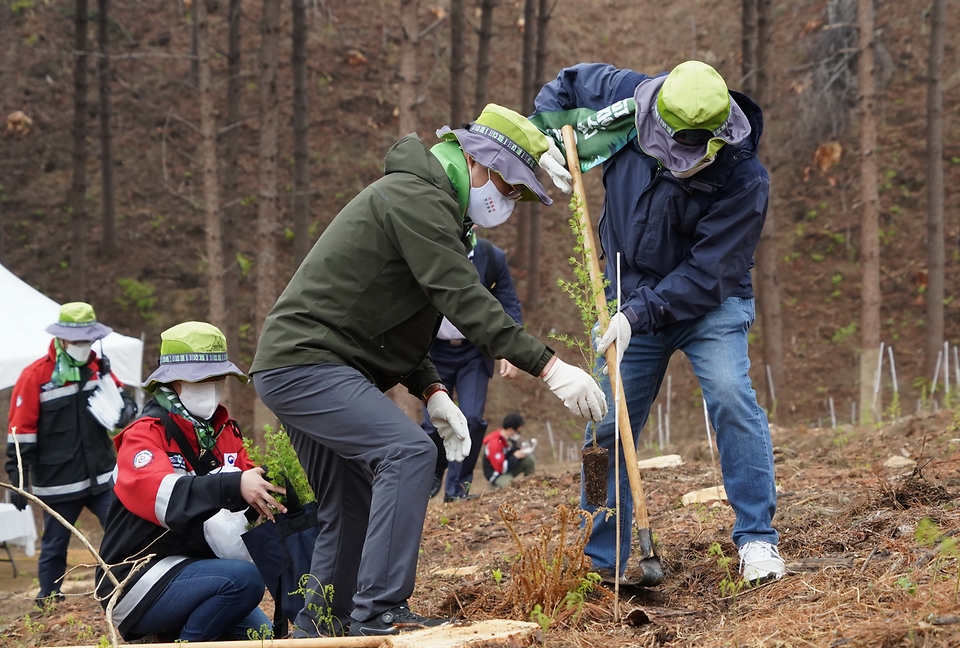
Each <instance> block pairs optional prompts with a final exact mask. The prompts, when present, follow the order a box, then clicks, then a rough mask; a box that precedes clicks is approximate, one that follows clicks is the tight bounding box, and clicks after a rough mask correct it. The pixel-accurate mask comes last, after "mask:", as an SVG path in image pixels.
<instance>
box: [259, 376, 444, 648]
mask: <svg viewBox="0 0 960 648" xmlns="http://www.w3.org/2000/svg"><path fill="white" fill-rule="evenodd" d="M253 381H254V385H255V386H256V389H257V395H258V396H259V397H260V399H261V400H262V401H263V402H264V404H265V405H266V406H267V407H268V408H270V410H271V411H272V412H273V413H274V414H275V415H276V416H277V418H278V419H279V420H280V422H281V423H283V426H284V428H285V429H286V431H287V434H288V435H289V436H290V440H291V442H292V443H293V446H294V448H295V449H296V450H297V454H298V456H299V458H300V463H301V464H302V465H303V467H304V470H305V471H306V473H307V477H308V478H309V480H310V485H311V487H312V488H313V490H314V492H315V493H316V495H317V521H318V522H319V530H320V532H319V535H318V537H317V543H316V545H315V547H314V552H313V559H312V564H311V567H310V573H311V574H312V576H313V577H314V578H315V579H316V580H313V581H312V584H313V587H310V586H308V589H312V590H316V591H315V592H311V593H310V594H308V597H307V599H306V605H305V607H304V609H303V610H302V611H301V612H300V615H299V616H298V617H297V621H296V623H295V625H296V626H297V628H298V631H297V633H296V634H295V636H317V634H318V632H320V631H322V632H330V631H331V630H333V631H334V632H339V631H340V629H341V628H342V624H343V623H344V622H348V621H349V618H352V619H355V620H357V621H365V620H367V619H369V618H371V617H373V616H376V615H378V614H380V613H382V612H385V611H386V610H389V609H390V608H393V607H396V606H398V605H406V604H407V598H408V597H409V596H410V595H411V594H412V593H413V586H414V582H415V579H416V572H417V557H418V555H419V550H420V539H421V536H422V534H423V521H424V518H425V517H426V512H427V502H428V500H429V498H430V485H431V480H432V478H433V468H434V465H435V463H436V458H437V449H436V446H435V445H434V443H433V441H432V440H431V439H430V437H429V436H427V435H426V434H424V432H423V430H422V429H421V428H420V426H419V425H417V424H416V423H414V422H413V421H411V420H410V419H409V418H408V417H407V415H406V414H404V413H403V411H402V410H401V409H400V408H399V407H397V406H396V405H395V404H394V403H393V401H391V400H390V399H389V398H387V397H386V396H385V395H384V394H383V393H382V392H381V391H380V390H379V389H377V388H376V387H375V386H374V385H373V384H372V383H371V382H370V381H369V380H367V379H366V378H365V377H364V376H363V375H362V374H361V373H360V372H359V371H357V370H356V369H353V368H351V367H347V366H343V365H336V364H323V365H306V366H296V367H284V368H282V369H273V370H270V371H263V372H258V373H256V374H255V375H254V377H253ZM318 583H319V586H318V585H317V584H318ZM325 585H333V588H334V593H333V600H332V601H330V600H326V601H325V600H324V598H323V595H322V586H325ZM318 611H319V613H320V614H325V613H327V612H332V614H333V616H334V625H333V627H332V628H328V627H320V628H319V630H318V628H317V621H316V619H317V614H318ZM348 617H349V618H348ZM338 625H339V627H338Z"/></svg>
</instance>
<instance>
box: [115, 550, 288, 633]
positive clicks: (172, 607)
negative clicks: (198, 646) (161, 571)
mask: <svg viewBox="0 0 960 648" xmlns="http://www.w3.org/2000/svg"><path fill="white" fill-rule="evenodd" d="M263 592H264V585H263V579H262V578H260V572H258V571H257V568H256V567H255V566H254V565H253V563H249V562H247V561H245V560H224V559H219V558H214V559H210V560H198V561H197V562H193V563H190V564H189V565H187V566H186V567H184V568H183V570H182V571H181V572H180V573H179V574H177V576H176V577H175V578H174V579H173V580H172V581H170V582H169V583H168V584H167V586H166V588H164V590H163V592H161V593H160V596H159V597H157V600H156V601H154V602H153V605H151V606H150V609H148V610H147V611H146V612H145V613H144V615H143V617H141V618H140V620H139V621H138V622H137V624H136V625H135V626H134V627H132V628H131V631H132V632H134V633H136V634H138V635H174V636H176V638H177V639H179V640H181V641H229V640H233V639H246V638H247V630H248V629H251V628H252V629H253V630H256V631H257V632H258V633H260V636H261V637H263V636H264V634H267V636H268V637H272V636H273V624H272V623H271V622H270V619H268V618H267V615H266V614H264V613H263V610H261V609H260V608H259V607H257V606H258V605H259V604H260V600H261V599H262V598H263ZM264 627H265V628H267V630H266V633H265V632H264V629H263V628H264Z"/></svg>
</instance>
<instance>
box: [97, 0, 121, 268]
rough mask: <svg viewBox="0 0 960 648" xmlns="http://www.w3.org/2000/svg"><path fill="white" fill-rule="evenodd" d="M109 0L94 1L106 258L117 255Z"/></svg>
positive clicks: (103, 241)
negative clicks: (98, 54) (97, 46)
mask: <svg viewBox="0 0 960 648" xmlns="http://www.w3.org/2000/svg"><path fill="white" fill-rule="evenodd" d="M109 11H110V0H97V41H98V45H99V47H100V57H99V58H98V59H97V76H98V79H99V84H98V86H99V89H100V180H101V183H102V184H101V186H102V191H103V196H102V202H103V236H102V238H101V244H100V246H101V249H102V251H103V253H104V254H105V255H106V256H107V257H108V258H109V257H111V256H113V255H114V254H116V252H117V231H116V219H115V217H114V189H113V152H112V146H111V133H110V112H111V106H110V77H111V74H112V72H111V69H110V58H109V55H110V48H109V38H110V36H109Z"/></svg>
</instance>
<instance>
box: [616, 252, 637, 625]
mask: <svg viewBox="0 0 960 648" xmlns="http://www.w3.org/2000/svg"><path fill="white" fill-rule="evenodd" d="M622 301H623V300H622V299H620V253H619V252H617V314H618V315H619V314H620V302H622ZM613 343H614V344H616V345H617V367H616V369H617V370H616V376H617V380H616V381H614V382H616V383H617V384H616V388H615V390H614V395H613V407H614V410H613V413H614V417H613V436H614V441H613V448H614V450H613V452H614V456H613V458H614V462H613V466H614V468H613V479H614V483H615V484H616V485H617V487H616V494H615V495H614V506H616V508H617V566H616V570H617V571H616V574H615V577H616V580H614V585H613V589H614V598H613V620H614V621H619V620H620V528H621V527H620V519H621V515H620V396H621V394H620V391H621V389H620V386H621V385H623V375H622V374H621V373H620V351H619V349H620V327H619V326H618V327H617V339H616V340H614V342H613ZM630 439H631V443H633V430H631V431H630Z"/></svg>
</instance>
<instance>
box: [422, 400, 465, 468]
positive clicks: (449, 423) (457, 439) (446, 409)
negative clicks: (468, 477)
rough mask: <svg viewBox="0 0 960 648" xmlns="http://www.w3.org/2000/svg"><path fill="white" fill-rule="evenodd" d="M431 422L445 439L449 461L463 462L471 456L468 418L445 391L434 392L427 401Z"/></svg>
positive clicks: (445, 448)
mask: <svg viewBox="0 0 960 648" xmlns="http://www.w3.org/2000/svg"><path fill="white" fill-rule="evenodd" d="M427 412H428V413H429V414H430V422H431V423H433V426H434V427H435V428H437V432H439V433H440V438H441V439H443V449H444V451H445V452H446V453H447V461H463V460H464V459H465V458H466V457H467V455H468V454H470V428H469V427H468V426H467V417H466V416H464V415H463V412H461V411H460V408H459V407H457V406H456V404H454V402H453V400H451V399H450V395H449V394H448V393H447V392H445V391H442V390H441V391H437V392H434V393H433V394H432V395H431V396H430V399H429V400H428V401H427Z"/></svg>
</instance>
